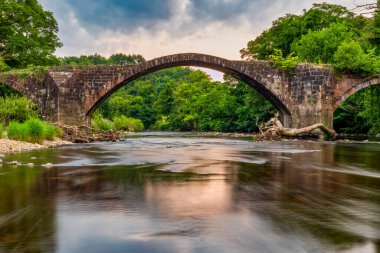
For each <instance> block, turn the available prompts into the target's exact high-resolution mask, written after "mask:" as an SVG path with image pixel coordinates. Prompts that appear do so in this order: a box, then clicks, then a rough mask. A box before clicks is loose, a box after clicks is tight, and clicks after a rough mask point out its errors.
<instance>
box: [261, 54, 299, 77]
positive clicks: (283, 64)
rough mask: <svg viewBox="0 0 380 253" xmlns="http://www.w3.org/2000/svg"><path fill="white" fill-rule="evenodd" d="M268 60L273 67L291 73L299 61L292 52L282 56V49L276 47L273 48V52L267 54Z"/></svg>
mask: <svg viewBox="0 0 380 253" xmlns="http://www.w3.org/2000/svg"><path fill="white" fill-rule="evenodd" d="M268 60H269V61H270V62H271V63H272V65H273V66H274V67H275V68H277V69H278V70H280V71H284V72H287V73H289V74H292V73H293V72H294V71H295V69H296V67H297V64H298V63H299V59H298V57H297V56H293V53H291V54H289V55H288V56H286V57H285V58H284V57H283V55H282V51H281V50H278V49H275V50H274V54H272V55H269V57H268Z"/></svg>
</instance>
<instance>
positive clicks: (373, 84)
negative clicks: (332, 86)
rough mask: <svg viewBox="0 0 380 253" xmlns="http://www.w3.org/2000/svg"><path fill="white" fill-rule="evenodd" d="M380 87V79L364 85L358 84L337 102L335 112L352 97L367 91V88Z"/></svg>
mask: <svg viewBox="0 0 380 253" xmlns="http://www.w3.org/2000/svg"><path fill="white" fill-rule="evenodd" d="M379 85H380V78H376V79H372V80H369V81H365V82H362V83H358V84H356V85H355V86H353V87H351V88H350V89H349V90H347V91H346V92H344V93H343V95H342V96H340V97H339V98H338V99H337V100H336V102H335V110H336V109H337V108H338V107H339V106H340V105H341V104H342V103H343V102H344V101H346V99H348V98H349V97H351V96H352V95H354V94H356V93H358V92H360V91H362V90H365V89H367V88H371V87H375V86H379Z"/></svg>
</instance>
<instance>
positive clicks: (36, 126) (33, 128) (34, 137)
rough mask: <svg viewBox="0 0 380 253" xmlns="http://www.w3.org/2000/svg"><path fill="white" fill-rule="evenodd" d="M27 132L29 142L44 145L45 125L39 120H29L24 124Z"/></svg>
mask: <svg viewBox="0 0 380 253" xmlns="http://www.w3.org/2000/svg"><path fill="white" fill-rule="evenodd" d="M24 124H25V130H26V132H27V141H29V142H32V143H42V141H43V140H44V137H45V132H44V131H45V125H44V123H43V122H42V121H41V120H39V119H29V120H27V121H25V122H24Z"/></svg>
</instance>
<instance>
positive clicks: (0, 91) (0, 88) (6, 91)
mask: <svg viewBox="0 0 380 253" xmlns="http://www.w3.org/2000/svg"><path fill="white" fill-rule="evenodd" d="M7 97H21V94H20V93H19V92H18V91H16V90H14V89H12V88H11V87H9V86H8V85H6V84H2V83H0V98H7Z"/></svg>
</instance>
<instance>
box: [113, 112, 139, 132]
mask: <svg viewBox="0 0 380 253" xmlns="http://www.w3.org/2000/svg"><path fill="white" fill-rule="evenodd" d="M113 121H114V124H115V129H116V130H128V131H131V132H135V131H142V130H144V124H143V122H142V121H141V120H140V119H135V118H127V117H125V116H124V115H122V116H120V117H115V118H113Z"/></svg>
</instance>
